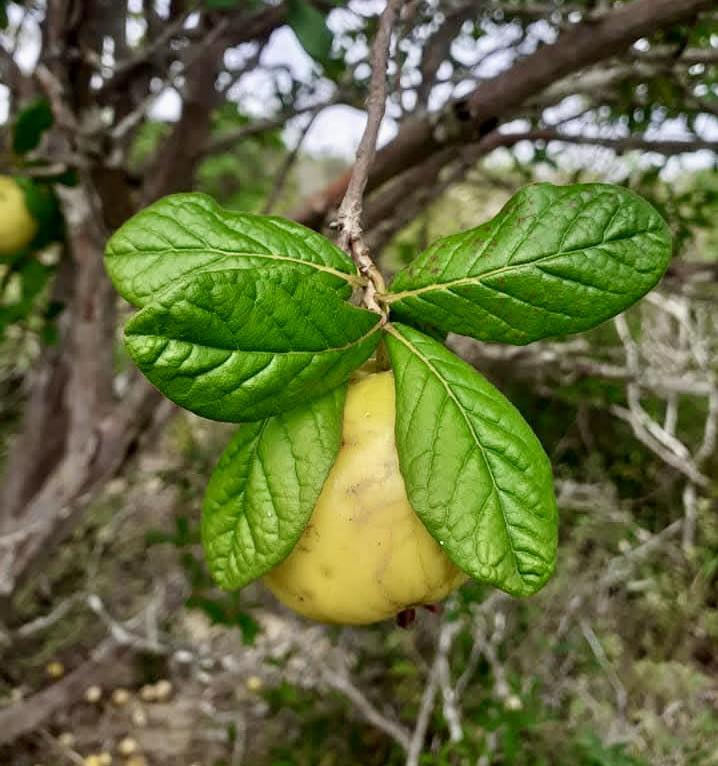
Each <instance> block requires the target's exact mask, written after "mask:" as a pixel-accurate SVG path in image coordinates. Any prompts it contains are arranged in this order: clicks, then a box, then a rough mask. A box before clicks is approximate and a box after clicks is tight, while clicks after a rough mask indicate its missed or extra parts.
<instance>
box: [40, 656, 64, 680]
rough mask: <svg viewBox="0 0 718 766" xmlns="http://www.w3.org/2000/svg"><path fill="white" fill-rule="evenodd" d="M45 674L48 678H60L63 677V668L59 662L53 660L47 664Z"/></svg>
mask: <svg viewBox="0 0 718 766" xmlns="http://www.w3.org/2000/svg"><path fill="white" fill-rule="evenodd" d="M45 672H46V673H47V675H48V676H50V678H62V677H63V676H64V675H65V666H64V665H63V664H62V663H61V662H58V661H57V660H53V661H52V662H48V663H47V665H46V666H45Z"/></svg>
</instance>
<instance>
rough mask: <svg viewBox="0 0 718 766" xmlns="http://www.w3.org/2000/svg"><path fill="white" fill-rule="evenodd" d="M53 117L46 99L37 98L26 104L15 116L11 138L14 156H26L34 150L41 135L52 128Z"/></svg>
mask: <svg viewBox="0 0 718 766" xmlns="http://www.w3.org/2000/svg"><path fill="white" fill-rule="evenodd" d="M52 123H53V116H52V110H51V109H50V104H49V103H48V102H47V99H44V98H39V99H36V100H35V101H33V102H32V103H30V104H28V106H26V107H25V108H24V109H23V110H22V111H21V112H20V113H19V114H18V116H17V119H16V120H15V126H14V128H13V136H12V150H13V152H15V154H26V153H27V152H29V151H32V150H33V149H36V148H37V147H38V146H39V144H40V141H41V140H42V134H43V133H44V132H45V131H46V130H47V129H48V128H50V127H52Z"/></svg>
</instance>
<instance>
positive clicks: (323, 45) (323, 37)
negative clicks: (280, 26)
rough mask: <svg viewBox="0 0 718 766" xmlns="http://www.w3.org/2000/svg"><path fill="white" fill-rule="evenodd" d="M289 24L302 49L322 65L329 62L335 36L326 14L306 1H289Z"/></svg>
mask: <svg viewBox="0 0 718 766" xmlns="http://www.w3.org/2000/svg"><path fill="white" fill-rule="evenodd" d="M287 5H288V9H289V10H288V13H287V24H289V26H290V27H291V29H292V31H293V32H294V34H295V35H296V36H297V40H299V43H300V44H301V46H302V48H304V50H305V51H306V52H307V53H308V54H309V55H310V56H311V57H312V58H313V59H314V60H315V61H318V62H319V63H320V64H324V63H325V62H327V61H329V58H330V54H331V50H332V41H333V40H334V35H333V34H332V31H331V30H330V29H329V27H328V26H327V23H326V21H325V18H324V14H322V13H320V12H319V11H318V10H317V9H316V8H314V6H312V5H311V4H310V3H308V2H306V0H289V2H288V4H287Z"/></svg>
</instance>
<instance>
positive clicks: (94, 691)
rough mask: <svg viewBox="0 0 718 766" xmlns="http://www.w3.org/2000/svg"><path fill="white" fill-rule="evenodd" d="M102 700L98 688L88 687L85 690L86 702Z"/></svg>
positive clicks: (100, 691)
mask: <svg viewBox="0 0 718 766" xmlns="http://www.w3.org/2000/svg"><path fill="white" fill-rule="evenodd" d="M101 699H102V689H101V688H100V687H99V686H88V688H87V689H85V700H86V701H87V702H93V703H94V702H99V701H100V700H101Z"/></svg>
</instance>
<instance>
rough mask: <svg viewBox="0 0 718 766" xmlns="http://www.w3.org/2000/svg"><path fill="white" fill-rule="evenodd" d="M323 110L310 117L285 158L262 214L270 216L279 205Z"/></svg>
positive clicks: (314, 112) (320, 108)
mask: <svg viewBox="0 0 718 766" xmlns="http://www.w3.org/2000/svg"><path fill="white" fill-rule="evenodd" d="M322 109H324V106H321V107H318V108H316V109H315V110H314V111H313V112H312V113H311V114H310V115H309V119H308V120H307V122H306V124H305V125H304V127H303V128H302V130H301V132H300V133H299V137H298V138H297V141H296V143H295V144H294V148H293V149H292V151H291V152H289V154H287V156H286V157H285V158H284V162H282V164H281V166H280V168H279V170H278V171H277V174H276V176H275V178H274V182H273V184H272V190H271V191H270V192H269V195H268V196H267V201H266V202H265V203H264V206H263V207H262V213H263V214H264V215H269V214H270V213H271V212H272V209H273V208H274V206H275V204H276V203H277V200H278V199H279V195H280V194H281V193H282V191H283V189H284V186H285V184H286V183H287V179H288V178H289V173H290V172H291V170H292V168H293V167H294V163H295V162H296V161H297V159H298V158H299V152H300V150H301V148H302V144H303V143H304V139H305V138H306V137H307V133H309V131H310V130H311V129H312V125H314V121H315V120H316V119H317V117H318V116H319V114H320V112H321V111H322Z"/></svg>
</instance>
